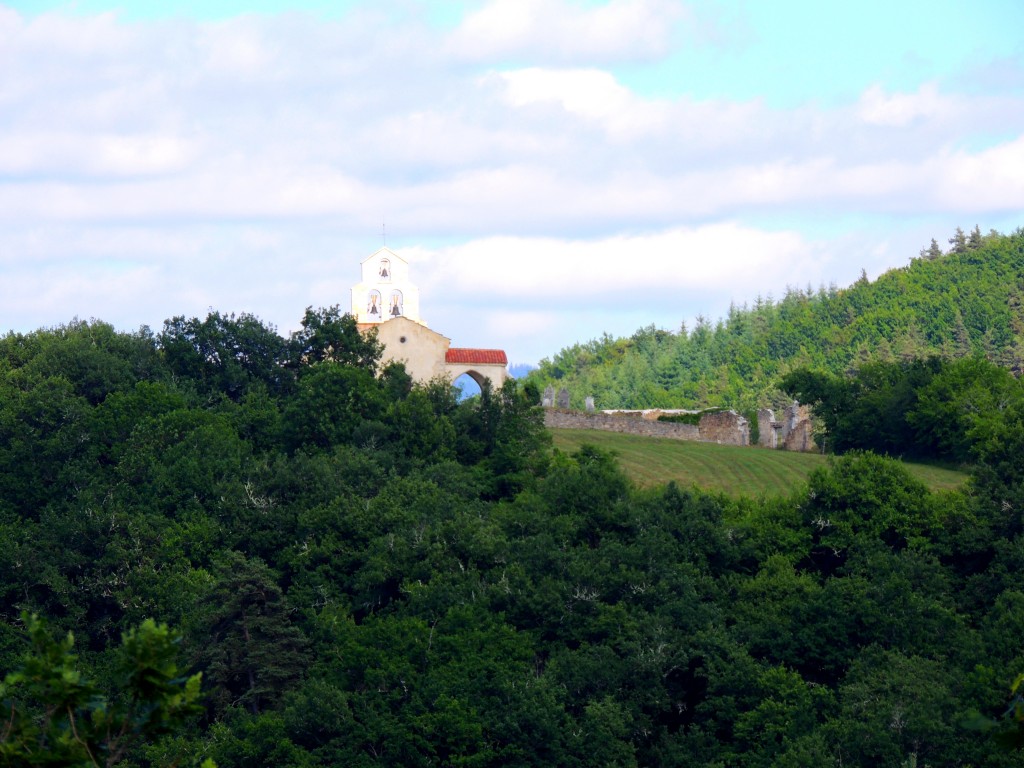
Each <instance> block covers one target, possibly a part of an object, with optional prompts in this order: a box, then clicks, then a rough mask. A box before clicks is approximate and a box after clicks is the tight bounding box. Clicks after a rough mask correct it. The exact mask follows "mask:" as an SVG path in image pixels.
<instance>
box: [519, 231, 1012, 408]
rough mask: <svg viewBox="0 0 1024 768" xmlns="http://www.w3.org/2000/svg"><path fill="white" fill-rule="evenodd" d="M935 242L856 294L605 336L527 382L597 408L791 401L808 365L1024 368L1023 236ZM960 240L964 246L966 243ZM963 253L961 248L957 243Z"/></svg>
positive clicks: (768, 301) (814, 295)
mask: <svg viewBox="0 0 1024 768" xmlns="http://www.w3.org/2000/svg"><path fill="white" fill-rule="evenodd" d="M975 230H976V232H972V233H971V235H970V237H969V238H968V237H967V236H966V235H964V234H963V232H962V231H960V232H959V234H958V235H956V236H954V238H953V240H954V241H955V242H954V243H953V245H954V248H953V251H952V252H951V253H949V254H943V253H942V250H941V249H940V248H939V246H938V244H937V243H936V242H935V241H934V240H933V241H932V245H931V247H929V248H928V249H925V250H924V251H923V252H922V254H921V258H919V259H913V260H912V261H911V263H910V264H909V265H908V266H906V267H903V268H900V269H894V270H891V271H889V272H887V273H885V274H883V275H881V276H880V277H878V279H877V280H875V281H874V282H869V281H868V280H867V277H866V276H864V277H863V278H862V279H861V280H858V281H857V282H856V283H854V284H853V285H851V286H849V287H848V288H844V289H839V288H836V287H835V286H830V287H824V286H823V287H821V288H819V289H818V290H816V291H815V290H812V289H811V288H809V287H808V288H807V289H806V290H801V289H797V288H788V289H787V290H786V293H785V295H784V296H782V297H781V298H776V299H773V298H771V297H767V298H765V297H758V298H757V299H756V300H754V301H753V302H752V304H751V305H744V306H743V307H736V306H733V307H731V308H730V310H729V313H728V315H727V316H726V317H725V318H723V319H722V320H721V321H720V322H718V323H712V322H709V321H708V320H707V319H706V318H703V317H701V318H698V319H697V323H696V325H695V326H694V327H692V328H689V329H687V328H686V327H685V326H683V327H681V328H680V330H679V331H678V332H676V333H671V332H668V331H663V330H658V329H655V328H654V327H653V326H649V327H647V328H642V329H640V330H638V331H637V332H636V333H635V334H633V336H632V337H630V338H628V339H616V338H613V337H611V336H608V335H607V334H606V335H604V336H602V337H600V338H597V339H594V340H592V341H589V342H586V343H582V344H576V345H574V346H572V347H568V348H566V349H563V350H561V351H560V352H558V353H557V354H555V355H553V356H551V357H550V358H547V359H545V360H543V361H541V364H540V366H539V368H538V369H537V370H535V371H531V372H530V374H529V375H528V377H527V381H529V382H531V383H533V384H535V385H536V387H537V388H538V391H540V390H543V389H544V388H545V387H546V386H547V385H548V384H552V385H554V386H555V387H557V388H561V387H565V388H567V389H568V390H569V391H570V393H571V394H572V395H573V398H574V402H578V401H582V399H583V398H584V397H586V396H587V395H592V396H593V397H594V400H595V402H596V403H597V404H598V407H600V408H688V409H699V408H706V407H709V406H714V407H724V408H732V409H735V410H737V411H739V412H746V411H750V410H755V409H757V408H764V407H772V408H776V409H778V408H782V407H785V406H787V405H789V401H788V399H787V398H786V397H785V396H784V394H783V392H782V391H781V390H780V389H779V380H780V379H781V378H782V377H783V376H785V375H786V374H787V373H789V372H790V371H793V370H796V369H800V368H808V369H812V370H815V371H820V372H823V373H827V374H829V375H832V376H842V375H845V374H847V373H849V372H852V371H855V370H859V369H861V368H862V367H863V366H864V365H865V364H866V363H871V362H894V361H909V360H913V359H926V358H928V357H931V356H933V355H935V356H939V357H943V358H959V357H963V356H969V355H979V356H983V357H985V358H986V359H988V360H989V361H991V362H993V363H996V364H997V365H999V366H1002V367H1004V368H1016V369H1018V370H1020V369H1022V368H1024V299H1022V296H1024V231H1017V232H1014V233H1013V234H1010V235H1000V234H998V233H990V234H988V235H984V236H982V235H981V234H980V230H977V227H976V228H975ZM961 240H962V243H961ZM961 246H962V247H961Z"/></svg>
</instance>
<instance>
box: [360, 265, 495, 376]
mask: <svg viewBox="0 0 1024 768" xmlns="http://www.w3.org/2000/svg"><path fill="white" fill-rule="evenodd" d="M351 311H352V315H353V316H354V317H355V318H356V322H357V323H358V324H359V328H360V330H364V331H365V330H369V329H370V328H376V329H377V338H378V340H379V341H380V342H381V343H382V344H383V345H384V356H383V359H384V362H391V361H392V360H398V361H400V362H403V363H405V369H406V371H408V372H409V375H410V376H412V377H413V379H414V380H416V381H420V382H424V381H429V380H430V379H433V378H437V377H438V376H446V377H447V378H448V379H449V380H450V381H454V380H455V379H457V378H458V377H459V376H461V375H462V374H464V373H465V374H468V375H469V376H471V377H472V378H473V380H474V381H476V383H477V384H483V382H484V381H490V382H491V385H492V386H493V387H495V388H497V387H500V386H501V385H502V384H504V383H505V379H507V378H508V370H507V366H508V357H507V356H506V355H505V352H504V351H503V350H500V349H467V348H462V347H453V346H451V339H449V338H448V337H447V336H442V335H441V334H440V333H437V332H436V331H433V330H431V329H430V328H428V327H427V324H426V322H424V320H423V319H422V318H421V317H420V291H419V288H417V287H416V286H415V285H414V284H413V283H411V282H409V263H408V262H407V261H406V260H405V259H403V258H402V257H401V256H399V255H398V254H397V253H395V252H394V251H392V250H391V249H389V248H381V249H380V250H378V251H376V252H375V253H373V254H372V255H370V256H369V257H368V258H367V259H365V260H364V261H363V263H362V280H361V281H360V282H359V283H357V284H356V285H355V286H353V287H352V310H351Z"/></svg>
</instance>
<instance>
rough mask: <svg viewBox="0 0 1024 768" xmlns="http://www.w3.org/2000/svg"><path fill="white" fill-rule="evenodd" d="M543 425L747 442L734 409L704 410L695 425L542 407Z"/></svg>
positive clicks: (747, 428)
mask: <svg viewBox="0 0 1024 768" xmlns="http://www.w3.org/2000/svg"><path fill="white" fill-rule="evenodd" d="M544 426H546V427H549V428H552V429H600V430H604V431H606V432H619V433H622V434H627V435H642V436H644V437H663V438H669V439H673V440H692V441H697V442H705V443H720V444H722V445H750V425H749V424H747V420H746V419H745V418H743V417H742V416H740V415H739V414H738V413H736V412H735V411H717V412H714V413H706V414H704V415H703V416H702V417H701V419H700V424H699V425H694V424H678V423H673V422H670V421H653V420H651V419H649V418H646V417H645V416H643V415H641V414H640V413H639V412H637V413H636V414H635V415H634V414H611V413H583V412H581V411H572V410H568V409H564V408H545V409H544Z"/></svg>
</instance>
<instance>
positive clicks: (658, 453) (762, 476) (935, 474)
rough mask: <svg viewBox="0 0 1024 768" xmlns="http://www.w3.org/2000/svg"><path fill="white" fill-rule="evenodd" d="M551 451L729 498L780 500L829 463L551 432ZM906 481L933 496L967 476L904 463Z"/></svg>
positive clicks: (641, 482)
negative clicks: (595, 452) (593, 451)
mask: <svg viewBox="0 0 1024 768" xmlns="http://www.w3.org/2000/svg"><path fill="white" fill-rule="evenodd" d="M552 437H553V439H554V445H555V447H556V448H559V449H561V450H563V451H567V452H570V453H571V452H574V451H578V450H579V449H580V448H581V447H582V446H583V445H585V444H589V445H593V446H596V447H597V448H600V449H602V450H605V451H610V452H611V453H612V455H614V456H615V460H616V462H617V463H618V464H619V466H620V467H621V468H622V470H623V472H625V473H626V475H627V476H628V477H629V478H630V479H631V480H632V481H633V482H634V483H636V484H637V485H638V486H645V487H649V486H655V485H664V484H665V483H668V482H670V481H672V482H675V483H678V484H679V485H680V486H681V487H683V488H689V487H691V486H695V487H697V488H701V489H703V490H707V491H720V492H722V493H725V494H727V495H729V496H734V497H741V496H746V497H748V498H756V497H758V496H762V495H768V496H785V495H789V494H791V493H793V492H794V491H795V490H797V489H799V488H801V487H802V486H803V485H804V484H805V483H806V482H807V478H808V477H809V476H810V474H811V472H813V471H814V470H815V469H824V468H825V466H826V464H827V463H828V457H827V456H823V455H821V454H816V453H792V452H788V451H770V450H759V449H756V448H748V447H740V446H735V445H717V444H715V443H697V442H689V441H685V440H665V439H662V438H656V437H643V436H640V435H623V434H618V433H615V432H600V431H596V430H579V429H556V430H552ZM903 466H904V467H905V468H906V470H907V471H908V472H909V473H910V475H911V476H913V477H914V478H916V479H917V480H920V481H921V482H922V483H924V484H925V485H926V486H928V487H929V488H930V489H931V490H933V491H941V490H949V489H952V488H957V487H960V486H962V485H963V484H964V483H965V482H966V480H967V475H966V474H965V473H963V472H957V471H955V470H952V469H945V468H941V467H936V466H932V465H929V464H915V463H909V462H908V463H904V465H903Z"/></svg>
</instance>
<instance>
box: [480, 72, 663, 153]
mask: <svg viewBox="0 0 1024 768" xmlns="http://www.w3.org/2000/svg"><path fill="white" fill-rule="evenodd" d="M498 77H499V78H500V79H501V81H502V82H503V84H504V86H505V89H504V90H505V98H506V100H507V102H508V103H509V104H511V105H512V106H513V107H525V106H529V105H532V104H545V103H551V104H557V105H559V106H560V107H561V108H562V109H564V110H565V111H566V112H568V113H570V114H573V115H578V116H579V117H582V118H584V119H587V120H592V121H594V122H597V123H599V124H601V125H603V126H605V127H606V128H607V129H608V131H609V133H611V134H613V135H616V136H627V137H633V136H637V135H639V134H643V133H648V132H652V131H657V130H660V129H663V128H664V127H665V125H666V118H667V117H668V109H667V106H666V105H664V104H661V103H658V102H654V101H648V100H645V99H640V98H638V97H637V96H635V95H634V94H633V93H632V92H631V91H630V90H629V89H628V88H625V87H623V86H622V85H620V84H619V83H618V82H617V81H616V79H615V77H614V76H613V75H611V74H610V73H609V72H605V71H603V70H598V69H572V70H550V69H542V68H540V67H530V68H528V69H520V70H514V71H508V72H501V73H499V75H498Z"/></svg>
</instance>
